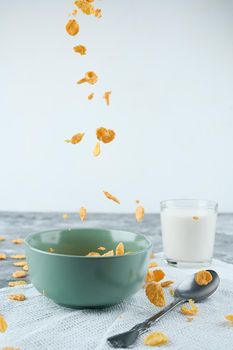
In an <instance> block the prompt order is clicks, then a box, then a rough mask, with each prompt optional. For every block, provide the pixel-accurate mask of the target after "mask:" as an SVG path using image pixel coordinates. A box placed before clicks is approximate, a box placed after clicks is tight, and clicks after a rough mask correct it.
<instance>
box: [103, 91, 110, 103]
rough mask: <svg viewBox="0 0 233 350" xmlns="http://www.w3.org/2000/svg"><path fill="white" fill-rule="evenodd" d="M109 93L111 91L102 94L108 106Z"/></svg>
mask: <svg viewBox="0 0 233 350" xmlns="http://www.w3.org/2000/svg"><path fill="white" fill-rule="evenodd" d="M111 93H112V91H105V93H104V96H103V98H104V99H105V101H106V104H107V106H109V104H110V95H111Z"/></svg>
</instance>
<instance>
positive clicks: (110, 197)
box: [103, 191, 121, 204]
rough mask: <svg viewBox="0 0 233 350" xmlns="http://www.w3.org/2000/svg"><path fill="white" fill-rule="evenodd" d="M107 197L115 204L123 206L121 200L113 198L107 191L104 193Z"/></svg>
mask: <svg viewBox="0 0 233 350" xmlns="http://www.w3.org/2000/svg"><path fill="white" fill-rule="evenodd" d="M103 193H104V195H105V197H107V198H108V199H110V200H112V201H113V202H115V203H117V204H121V202H120V201H119V199H118V198H117V197H115V196H113V195H112V194H111V193H109V192H107V191H103Z"/></svg>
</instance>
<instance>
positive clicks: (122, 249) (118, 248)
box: [116, 242, 125, 255]
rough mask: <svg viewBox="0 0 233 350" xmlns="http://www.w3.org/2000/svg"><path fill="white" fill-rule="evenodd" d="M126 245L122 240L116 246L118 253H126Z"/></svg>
mask: <svg viewBox="0 0 233 350" xmlns="http://www.w3.org/2000/svg"><path fill="white" fill-rule="evenodd" d="M124 252H125V247H124V244H123V243H122V242H120V243H119V244H118V245H117V247H116V255H124Z"/></svg>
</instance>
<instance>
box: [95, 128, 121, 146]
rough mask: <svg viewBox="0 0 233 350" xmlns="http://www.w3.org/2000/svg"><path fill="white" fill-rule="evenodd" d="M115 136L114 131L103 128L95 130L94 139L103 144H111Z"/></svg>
mask: <svg viewBox="0 0 233 350" xmlns="http://www.w3.org/2000/svg"><path fill="white" fill-rule="evenodd" d="M115 136H116V133H115V131H114V130H111V129H106V128H103V127H100V128H98V129H96V137H97V139H98V140H99V141H102V142H103V143H109V142H112V141H113V140H114V138H115Z"/></svg>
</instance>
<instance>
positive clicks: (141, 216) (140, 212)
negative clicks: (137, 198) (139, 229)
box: [135, 205, 145, 222]
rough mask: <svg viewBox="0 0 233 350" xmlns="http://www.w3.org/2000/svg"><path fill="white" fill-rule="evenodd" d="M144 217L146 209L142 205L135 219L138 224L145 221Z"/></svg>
mask: <svg viewBox="0 0 233 350" xmlns="http://www.w3.org/2000/svg"><path fill="white" fill-rule="evenodd" d="M144 216H145V209H144V207H143V206H142V205H139V206H138V207H137V208H136V211H135V217H136V220H137V222H141V221H142V220H143V219H144Z"/></svg>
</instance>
